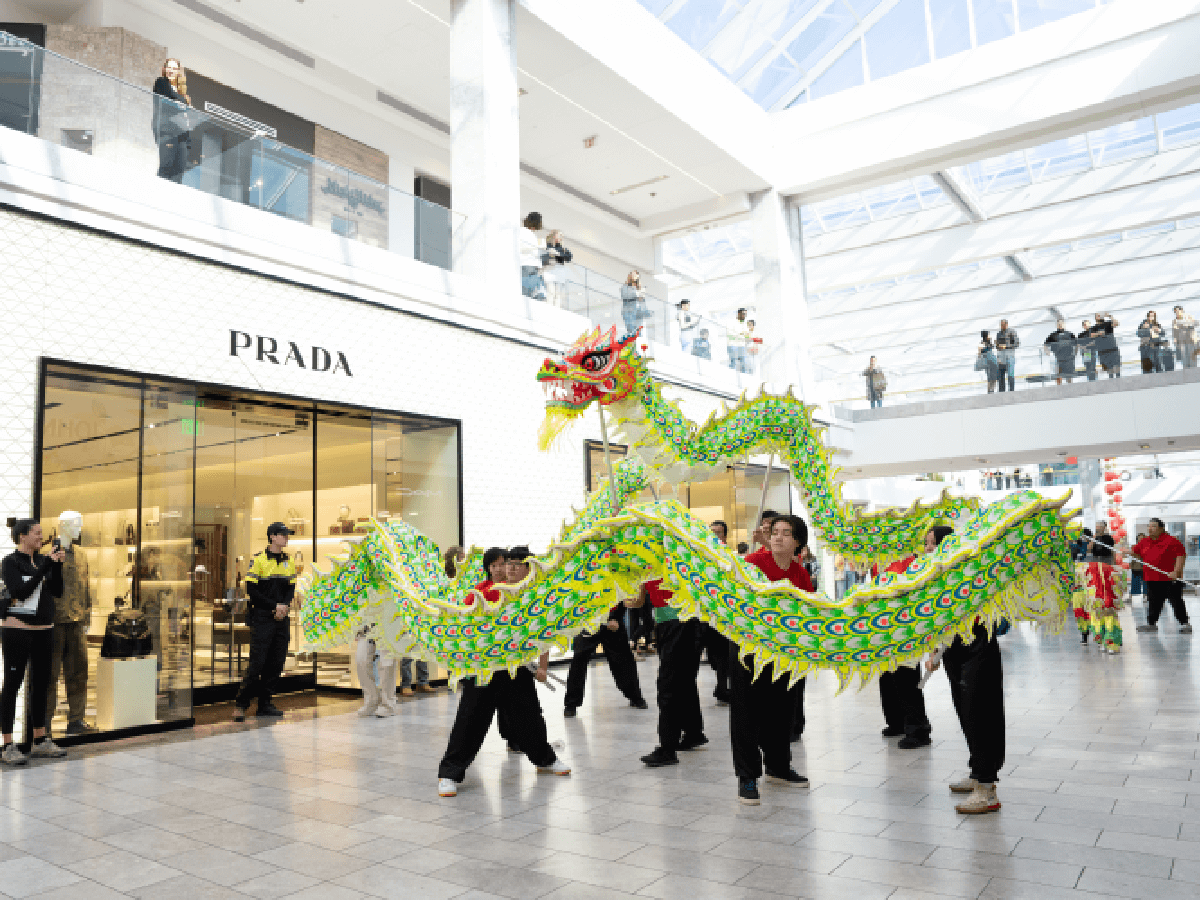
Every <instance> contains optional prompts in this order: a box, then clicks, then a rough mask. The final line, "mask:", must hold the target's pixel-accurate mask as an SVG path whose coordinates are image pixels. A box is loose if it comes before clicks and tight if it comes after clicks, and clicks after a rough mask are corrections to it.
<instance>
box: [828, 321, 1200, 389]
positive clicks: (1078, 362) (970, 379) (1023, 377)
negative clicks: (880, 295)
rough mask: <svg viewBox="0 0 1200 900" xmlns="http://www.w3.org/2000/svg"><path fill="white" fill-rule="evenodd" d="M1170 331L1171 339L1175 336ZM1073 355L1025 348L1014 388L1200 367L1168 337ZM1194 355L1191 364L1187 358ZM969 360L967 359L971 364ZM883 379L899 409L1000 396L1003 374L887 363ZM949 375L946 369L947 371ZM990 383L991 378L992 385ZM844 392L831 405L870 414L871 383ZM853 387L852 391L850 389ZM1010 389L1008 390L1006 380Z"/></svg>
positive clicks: (1124, 341)
mask: <svg viewBox="0 0 1200 900" xmlns="http://www.w3.org/2000/svg"><path fill="white" fill-rule="evenodd" d="M1170 333H1171V332H1170V329H1169V327H1168V329H1167V330H1166V335H1168V336H1169V335H1170ZM1075 350H1076V352H1075V353H1074V354H1073V355H1072V354H1071V353H1070V352H1069V351H1068V350H1064V351H1063V353H1062V363H1061V365H1060V362H1059V357H1058V356H1056V355H1055V352H1054V351H1053V350H1052V349H1051V348H1050V347H1049V346H1047V345H1044V344H1043V345H1038V346H1034V347H1023V348H1021V349H1020V350H1018V351H1017V364H1016V369H1015V372H1014V376H1013V380H1012V381H1013V388H1012V389H1014V390H1017V391H1022V392H1024V391H1029V390H1036V389H1039V388H1045V387H1054V386H1056V385H1058V384H1079V383H1084V382H1089V381H1107V380H1109V379H1113V380H1116V379H1120V380H1121V381H1122V382H1124V381H1126V380H1128V379H1130V378H1133V379H1136V381H1135V383H1136V384H1138V385H1142V386H1144V385H1145V384H1146V382H1145V381H1144V380H1143V379H1146V378H1155V377H1157V376H1159V375H1160V374H1162V373H1170V372H1176V371H1179V370H1181V369H1189V368H1196V367H1197V365H1198V363H1200V361H1198V360H1197V358H1196V355H1195V348H1194V345H1192V346H1191V347H1189V346H1188V345H1187V344H1184V345H1183V346H1182V347H1177V346H1176V345H1175V344H1174V342H1173V341H1172V340H1171V339H1170V338H1169V337H1161V338H1158V339H1157V340H1155V341H1152V342H1147V343H1146V344H1145V345H1144V346H1143V345H1142V343H1141V342H1140V341H1139V339H1138V338H1137V337H1136V336H1133V335H1128V334H1122V335H1118V336H1117V337H1116V338H1115V339H1114V338H1109V342H1108V344H1106V345H1102V346H1100V347H1099V349H1096V348H1095V347H1094V346H1092V344H1089V343H1080V344H1077V345H1075ZM1189 352H1190V354H1191V358H1190V359H1185V356H1187V355H1188V354H1189ZM969 359H970V357H969V355H968V360H969ZM883 371H884V375H885V376H886V377H887V381H888V387H887V390H886V391H885V392H884V404H885V405H887V406H898V405H902V404H908V403H924V402H926V401H930V400H950V399H954V398H957V397H971V396H977V395H979V394H988V393H999V392H1000V384H999V373H998V372H989V371H988V370H987V368H982V369H978V370H975V369H972V368H971V367H969V366H965V367H964V368H963V370H962V372H961V377H957V378H956V377H954V376H953V375H951V376H950V377H943V378H939V377H938V374H939V373H933V374H929V373H920V372H911V373H910V372H904V371H897V370H895V369H889V368H888V366H887V364H886V360H884V361H883ZM942 371H943V372H944V370H942ZM989 379H991V380H990V381H989ZM838 383H839V385H840V387H841V390H839V391H836V392H835V399H833V400H832V401H831V402H832V403H834V404H836V405H839V406H842V407H844V408H850V409H865V408H867V407H868V406H869V401H868V398H867V394H866V379H865V378H857V379H854V381H853V382H851V381H849V379H845V378H843V379H840V380H839V381H838ZM851 385H853V386H851ZM1005 390H1006V391H1007V390H1009V388H1008V384H1007V380H1006V382H1005Z"/></svg>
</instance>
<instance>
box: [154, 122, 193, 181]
mask: <svg viewBox="0 0 1200 900" xmlns="http://www.w3.org/2000/svg"><path fill="white" fill-rule="evenodd" d="M188 137H189V136H188V134H187V133H186V132H185V133H183V134H176V135H163V136H161V137H160V138H159V140H158V177H159V178H165V179H167V180H168V181H174V182H175V183H176V184H182V183H183V173H184V171H185V170H186V169H187V159H188V149H189V141H188Z"/></svg>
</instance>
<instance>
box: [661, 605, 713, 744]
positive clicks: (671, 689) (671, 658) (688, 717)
mask: <svg viewBox="0 0 1200 900" xmlns="http://www.w3.org/2000/svg"><path fill="white" fill-rule="evenodd" d="M655 627H656V628H657V630H658V745H659V746H660V747H662V749H663V751H664V752H667V753H674V752H675V751H676V750H678V749H679V741H680V739H681V738H682V737H683V736H684V735H687V736H688V737H696V736H698V735H700V734H703V733H704V715H703V713H701V712H700V692H699V691H698V690H697V689H696V675H697V673H699V671H700V642H699V640H698V635H699V630H700V623H699V622H698V621H697V620H696V619H691V620H689V621H687V622H680V621H679V620H677V619H676V620H671V621H667V622H659V623H658V625H657V626H655Z"/></svg>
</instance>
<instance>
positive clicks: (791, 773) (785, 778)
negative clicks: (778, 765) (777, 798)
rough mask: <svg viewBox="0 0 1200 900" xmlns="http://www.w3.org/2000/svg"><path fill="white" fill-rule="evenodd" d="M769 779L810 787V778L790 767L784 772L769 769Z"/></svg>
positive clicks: (794, 785)
mask: <svg viewBox="0 0 1200 900" xmlns="http://www.w3.org/2000/svg"><path fill="white" fill-rule="evenodd" d="M767 781H777V782H779V783H781V784H790V785H791V786H792V787H808V779H807V778H805V777H804V776H803V775H801V774H800V773H799V772H797V771H796V770H795V769H788V770H787V771H786V772H784V773H782V774H780V773H778V772H770V771H768V772H767Z"/></svg>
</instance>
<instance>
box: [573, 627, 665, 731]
mask: <svg viewBox="0 0 1200 900" xmlns="http://www.w3.org/2000/svg"><path fill="white" fill-rule="evenodd" d="M624 612H625V604H623V603H618V604H617V605H616V606H614V607H613V608H612V609H610V610H609V611H608V621H606V622H605V623H604V624H603V625H601V626H600V627H599V628H598V629H596V632H595V634H589V633H587V632H586V631H581V632H580V633H579V634H577V635H576V636H575V640H573V641H572V642H571V653H572V657H571V670H570V672H569V673H568V674H567V696H566V699H565V700H564V702H563V715H564V716H566V717H567V718H573V717H574V715H575V710H576V709H577V708H578V707H579V706H580V705H582V703H583V693H584V689H585V687H586V685H587V673H588V663H589V662H591V660H592V656H593V655H594V654H595V652H596V646H597V645H600V646H602V647H603V648H604V658H605V659H606V660H608V668H609V671H610V672H612V677H613V681H615V682H616V683H617V690H619V691H620V692H621V693H622V694H624V695H625V697H626V698H627V699H628V700H629V705H630V706H632V707H634V708H635V709H646V701H645V700H644V699H643V698H642V686H641V684H640V683H639V681H638V673H637V662H636V661H635V660H634V658H633V651H632V650H630V649H629V638H628V637H627V636H626V634H625V624H624V623H623V622H622V621H621V618H622V616H623V614H624Z"/></svg>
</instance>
